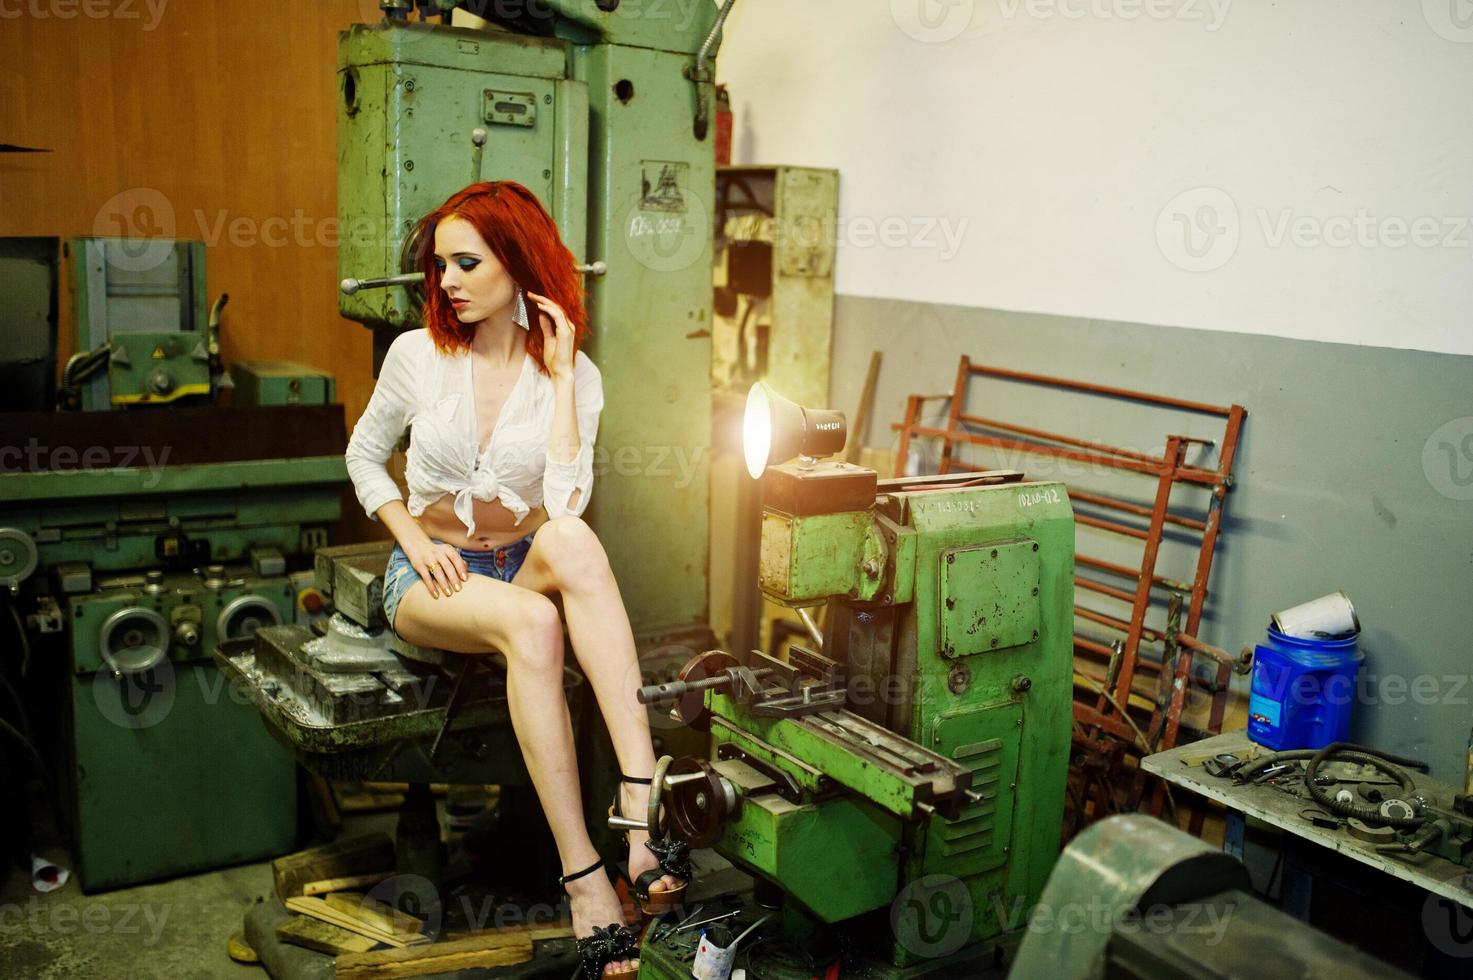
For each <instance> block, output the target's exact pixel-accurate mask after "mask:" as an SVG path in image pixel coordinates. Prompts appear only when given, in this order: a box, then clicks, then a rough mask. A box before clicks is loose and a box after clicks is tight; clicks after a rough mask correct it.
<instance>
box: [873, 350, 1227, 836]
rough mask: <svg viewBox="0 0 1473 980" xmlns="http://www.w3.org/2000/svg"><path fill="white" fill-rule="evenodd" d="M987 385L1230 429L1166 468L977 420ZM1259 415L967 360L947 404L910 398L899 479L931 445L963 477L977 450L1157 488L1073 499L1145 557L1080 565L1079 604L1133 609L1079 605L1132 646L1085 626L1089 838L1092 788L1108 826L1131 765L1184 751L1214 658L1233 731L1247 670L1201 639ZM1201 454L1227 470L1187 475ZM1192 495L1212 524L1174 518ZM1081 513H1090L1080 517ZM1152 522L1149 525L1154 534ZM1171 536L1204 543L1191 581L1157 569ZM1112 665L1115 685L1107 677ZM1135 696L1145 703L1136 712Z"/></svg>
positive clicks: (1219, 695)
mask: <svg viewBox="0 0 1473 980" xmlns="http://www.w3.org/2000/svg"><path fill="white" fill-rule="evenodd" d="M976 377H986V378H993V379H999V380H1004V381H1012V382H1021V383H1024V384H1030V385H1039V386H1043V387H1047V388H1052V389H1056V390H1061V391H1066V392H1075V393H1079V394H1081V395H1085V396H1092V397H1103V398H1112V399H1120V400H1124V401H1127V402H1133V403H1136V404H1140V405H1143V406H1147V407H1151V408H1162V409H1171V410H1176V411H1182V412H1188V413H1192V414H1197V415H1209V416H1216V417H1220V418H1222V419H1223V420H1224V427H1223V431H1222V435H1221V437H1220V438H1216V439H1210V440H1209V439H1201V438H1195V437H1191V436H1184V435H1168V436H1167V437H1166V440H1165V448H1164V452H1163V453H1162V454H1161V455H1160V456H1156V455H1151V454H1149V453H1142V452H1138V451H1135V450H1131V449H1124V448H1121V447H1118V446H1113V445H1109V444H1106V443H1103V442H1099V441H1095V440H1090V439H1082V438H1077V437H1074V436H1070V435H1064V434H1061V433H1057V432H1049V431H1045V430H1043V429H1038V428H1032V427H1028V426H1023V425H1019V424H1017V423H1014V422H1009V421H1004V420H1002V419H998V418H993V417H990V416H984V415H978V414H973V413H971V412H969V411H967V410H966V398H967V391H968V387H969V383H970V382H971V380H972V379H973V378H976ZM940 399H945V400H949V402H950V404H949V406H948V410H947V416H946V425H945V428H937V427H935V426H934V425H925V424H923V423H922V411H923V408H924V405H925V403H926V402H928V401H932V400H940ZM1247 414H1248V413H1247V410H1246V409H1244V408H1243V406H1241V405H1231V406H1220V405H1210V404H1207V403H1204V402H1198V401H1190V400H1187V399H1182V398H1172V397H1168V396H1164V395H1155V394H1150V393H1148V392H1142V391H1133V390H1130V389H1126V388H1116V387H1110V386H1107V385H1099V384H1092V383H1089V382H1084V381H1074V380H1069V379H1066V378H1058V377H1051V376H1048V375H1042V374H1029V373H1025V372H1022V371H1011V370H1005V369H1003V368H996V367H989V366H986V365H983V364H977V363H974V362H973V361H972V360H971V359H970V358H969V357H966V356H965V355H964V356H963V357H962V358H961V363H960V365H959V366H958V368H957V374H956V386H955V388H954V390H953V391H951V392H948V393H944V394H939V395H911V396H909V398H908V399H907V401H906V408H905V419H904V421H903V422H901V423H900V424H898V425H895V426H894V428H895V429H896V430H897V431H898V432H899V434H900V439H899V445H898V447H897V452H896V460H895V469H896V475H897V476H900V475H903V473H902V471H903V470H904V468H905V466H906V461H907V458H908V456H909V453H910V448H911V441H912V440H913V439H918V438H919V439H934V440H938V441H939V443H940V448H941V452H940V460H939V470H940V472H941V473H949V472H955V471H957V470H958V469H959V468H960V469H962V470H966V469H971V468H972V467H969V466H965V465H961V464H960V463H959V460H958V458H957V452H956V450H957V447H958V446H960V445H962V444H969V445H974V446H987V447H992V448H995V449H1001V450H1007V451H1009V452H1013V453H1021V454H1029V455H1035V456H1042V457H1052V458H1055V459H1059V460H1070V461H1073V462H1075V463H1085V464H1090V465H1092V466H1096V467H1100V468H1103V469H1104V470H1107V471H1111V470H1113V471H1119V472H1121V473H1125V474H1136V475H1139V476H1141V477H1145V478H1148V479H1150V480H1151V481H1152V482H1153V483H1154V495H1153V497H1152V502H1151V503H1150V505H1145V504H1142V503H1133V502H1131V501H1129V500H1125V499H1120V498H1119V497H1116V496H1107V495H1104V494H1099V493H1093V492H1090V491H1088V490H1085V489H1082V488H1076V487H1073V486H1071V487H1069V496H1070V499H1071V501H1073V502H1074V504H1075V505H1076V514H1075V520H1076V522H1077V523H1078V524H1079V525H1082V526H1085V527H1090V528H1095V529H1098V530H1101V531H1105V532H1108V533H1110V534H1114V535H1118V536H1121V537H1123V538H1126V539H1131V540H1134V541H1138V542H1140V546H1141V558H1140V564H1139V566H1138V567H1131V566H1129V565H1125V564H1120V563H1119V562H1111V561H1106V560H1105V559H1103V558H1098V557H1094V556H1091V555H1087V554H1082V553H1080V554H1076V556H1075V577H1074V584H1075V587H1076V597H1077V596H1078V595H1080V594H1081V593H1084V594H1094V595H1100V596H1108V597H1110V598H1112V599H1116V600H1119V601H1121V602H1124V603H1128V604H1129V605H1130V607H1131V612H1130V617H1129V619H1122V618H1120V617H1118V616H1112V615H1108V614H1107V613H1104V612H1101V611H1099V610H1098V609H1092V608H1089V607H1087V606H1084V605H1080V604H1079V603H1078V600H1077V598H1076V605H1075V613H1076V616H1077V617H1078V620H1079V621H1083V622H1085V623H1089V624H1093V626H1097V627H1104V628H1105V629H1106V630H1108V631H1112V632H1114V633H1117V634H1119V637H1120V638H1119V639H1116V640H1115V641H1113V642H1110V643H1105V642H1101V640H1100V639H1098V638H1096V637H1095V636H1091V635H1089V634H1087V633H1081V632H1080V631H1079V629H1078V627H1077V626H1076V631H1075V637H1074V650H1075V658H1076V674H1075V684H1076V686H1075V701H1074V718H1075V722H1076V725H1075V750H1076V759H1078V760H1082V768H1083V770H1084V772H1083V774H1082V775H1083V778H1082V782H1083V785H1084V786H1085V788H1086V791H1085V793H1083V794H1080V796H1078V797H1076V809H1077V810H1078V811H1079V812H1078V814H1077V822H1076V826H1082V824H1083V823H1084V821H1085V820H1086V819H1088V816H1087V815H1086V814H1085V812H1084V810H1085V803H1084V802H1083V798H1085V797H1088V789H1087V788H1088V786H1090V785H1091V784H1093V785H1095V786H1097V787H1098V793H1097V794H1096V796H1095V797H1094V802H1095V803H1096V806H1095V811H1094V814H1093V815H1094V816H1102V815H1104V814H1105V813H1106V812H1108V811H1109V809H1111V808H1113V807H1114V806H1116V805H1117V803H1116V801H1115V800H1114V799H1113V798H1109V799H1107V798H1105V797H1108V796H1110V794H1112V793H1113V792H1114V791H1113V789H1112V787H1118V786H1120V785H1122V783H1121V780H1120V779H1119V778H1118V777H1119V776H1120V774H1121V771H1122V766H1123V760H1124V757H1125V756H1126V755H1130V756H1131V757H1133V758H1138V757H1139V756H1140V755H1141V754H1143V753H1150V752H1157V751H1161V750H1164V749H1168V748H1171V747H1172V746H1174V745H1175V744H1176V741H1177V737H1178V734H1179V730H1180V727H1181V715H1182V709H1183V707H1184V705H1185V702H1186V694H1187V687H1188V684H1189V682H1190V681H1191V679H1192V677H1193V664H1194V662H1195V661H1196V660H1197V658H1199V657H1202V658H1206V659H1207V660H1208V661H1211V662H1213V663H1215V664H1216V667H1217V671H1216V678H1215V681H1213V682H1210V683H1209V684H1208V685H1207V687H1208V689H1209V690H1210V691H1211V696H1212V703H1211V708H1210V713H1209V718H1208V722H1207V726H1206V730H1207V731H1209V732H1218V731H1220V730H1221V727H1222V719H1223V713H1224V711H1225V709H1226V703H1227V693H1228V681H1229V679H1230V675H1231V673H1232V672H1233V671H1234V670H1238V671H1242V670H1244V669H1245V668H1246V665H1245V663H1244V662H1243V661H1242V659H1241V658H1239V657H1235V656H1233V655H1231V654H1228V653H1227V652H1225V651H1223V650H1220V649H1218V648H1216V647H1214V646H1212V645H1210V644H1208V643H1205V642H1203V641H1202V640H1201V639H1199V638H1198V637H1197V630H1198V627H1199V625H1200V623H1201V620H1202V612H1203V608H1204V606H1205V604H1206V601H1207V596H1208V580H1209V578H1210V576H1211V573H1212V559H1213V554H1214V552H1215V550H1216V546H1217V539H1218V536H1219V534H1220V532H1221V528H1222V517H1223V508H1224V505H1225V503H1226V498H1227V494H1228V491H1229V490H1230V489H1231V488H1232V486H1233V462H1234V459H1235V457H1236V455H1237V450H1238V443H1239V439H1240V437H1241V434H1242V428H1243V420H1244V418H1245V416H1246V415H1247ZM1194 444H1195V445H1198V446H1202V447H1204V449H1207V450H1209V451H1210V450H1211V449H1213V448H1215V449H1216V458H1217V464H1216V466H1215V468H1208V467H1206V466H1202V465H1196V466H1193V465H1188V464H1187V462H1186V458H1187V452H1188V450H1189V449H1190V448H1191V447H1192V446H1193V445H1194ZM1184 484H1185V485H1189V486H1195V487H1199V488H1203V489H1206V490H1207V491H1209V493H1210V497H1209V502H1208V504H1207V507H1206V510H1205V514H1203V515H1201V516H1193V515H1188V514H1184V513H1181V512H1180V507H1178V510H1173V509H1172V491H1173V489H1175V488H1177V487H1178V486H1179V485H1184ZM1179 503H1180V502H1179V501H1178V504H1179ZM1080 506H1083V507H1084V508H1085V509H1086V511H1087V512H1086V513H1080V512H1079V507H1080ZM1116 514H1118V515H1121V516H1120V517H1119V518H1116V517H1115V516H1113V515H1116ZM1132 518H1134V519H1135V520H1134V521H1132ZM1141 519H1147V520H1148V523H1143V522H1142V520H1141ZM1168 527H1170V528H1171V529H1172V533H1173V535H1177V536H1180V535H1185V536H1188V537H1189V538H1192V537H1195V540H1196V543H1197V549H1196V561H1195V570H1194V573H1193V576H1192V579H1191V581H1185V580H1179V579H1175V578H1170V577H1167V576H1166V575H1163V574H1161V572H1160V570H1159V569H1158V567H1157V559H1158V554H1159V552H1160V548H1161V544H1162V540H1163V536H1164V534H1165V532H1166V529H1167V528H1168ZM1163 599H1164V600H1165V601H1166V603H1167V618H1166V628H1165V629H1164V630H1162V629H1153V628H1151V627H1149V626H1147V625H1146V617H1147V614H1148V613H1149V611H1150V610H1151V608H1152V604H1153V603H1160V602H1161V601H1162V600H1163ZM1183 613H1185V617H1184V619H1185V621H1183ZM1143 644H1151V645H1152V646H1159V647H1160V651H1159V657H1143V656H1142V647H1143ZM1101 665H1103V667H1104V671H1103V674H1101V673H1100V667H1101ZM1081 668H1089V669H1081ZM1209 670H1210V667H1209ZM1150 674H1154V675H1155V676H1156V681H1157V683H1156V688H1155V695H1154V698H1153V699H1149V704H1150V707H1149V708H1145V707H1143V706H1142V700H1143V697H1142V695H1141V692H1140V690H1139V688H1137V687H1136V682H1137V679H1138V677H1142V678H1143V677H1145V676H1146V675H1150ZM1132 695H1135V696H1136V700H1135V702H1134V703H1132V700H1131V698H1132ZM1132 711H1133V712H1134V713H1135V714H1136V715H1142V714H1145V715H1146V716H1147V717H1145V718H1144V719H1143V722H1142V723H1137V721H1136V720H1135V719H1133V718H1132V717H1131V713H1132ZM1091 777H1093V778H1091ZM1126 784H1127V785H1128V787H1129V788H1128V790H1127V800H1126V805H1127V806H1128V807H1131V808H1133V807H1135V806H1136V805H1138V804H1139V802H1140V800H1141V796H1142V792H1143V786H1144V781H1143V779H1142V778H1141V777H1140V775H1139V772H1138V771H1137V773H1136V775H1135V778H1134V779H1133V780H1127V781H1126ZM1162 796H1163V791H1162V788H1161V787H1160V786H1158V787H1157V789H1156V791H1155V792H1154V794H1153V796H1152V799H1151V805H1150V809H1151V810H1152V812H1155V813H1159V812H1160V810H1161V805H1162ZM1200 818H1201V814H1200V813H1196V814H1194V815H1193V829H1194V830H1195V829H1198V828H1199V827H1200Z"/></svg>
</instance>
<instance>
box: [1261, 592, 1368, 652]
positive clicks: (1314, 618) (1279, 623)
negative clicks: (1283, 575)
mask: <svg viewBox="0 0 1473 980" xmlns="http://www.w3.org/2000/svg"><path fill="white" fill-rule="evenodd" d="M1269 620H1270V621H1271V622H1272V623H1273V625H1274V629H1276V630H1278V631H1279V632H1280V633H1283V634H1284V635H1285V636H1294V637H1299V638H1300V639H1306V640H1311V639H1312V640H1335V639H1340V638H1342V637H1346V636H1354V635H1356V634H1357V633H1359V632H1360V620H1359V619H1358V618H1357V617H1356V615H1355V607H1354V606H1353V605H1351V604H1350V597H1349V596H1348V595H1346V594H1345V593H1344V592H1331V593H1330V594H1329V595H1324V596H1320V597H1319V598H1318V599H1311V600H1310V601H1309V602H1305V603H1302V604H1300V605H1297V606H1294V607H1292V608H1290V609H1285V610H1283V611H1281V612H1276V613H1274V614H1273V615H1272V616H1270V617H1269Z"/></svg>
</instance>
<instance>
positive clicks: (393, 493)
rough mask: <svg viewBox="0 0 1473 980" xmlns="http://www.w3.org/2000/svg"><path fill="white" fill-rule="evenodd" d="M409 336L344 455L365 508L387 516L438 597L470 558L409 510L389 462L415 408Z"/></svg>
mask: <svg viewBox="0 0 1473 980" xmlns="http://www.w3.org/2000/svg"><path fill="white" fill-rule="evenodd" d="M407 338H409V334H408V333H402V334H400V335H399V336H398V337H395V338H394V342H393V343H392V344H390V345H389V350H388V352H387V353H385V354H384V363H383V365H382V366H381V367H380V368H379V373H378V382H377V383H376V384H375V385H374V388H373V395H372V396H371V397H370V398H369V399H368V407H367V408H366V409H364V410H363V415H362V417H361V418H359V419H358V424H357V425H355V426H353V436H352V438H351V439H349V440H348V451H347V453H346V454H345V459H346V461H347V464H348V477H349V478H350V479H351V480H352V481H353V490H354V492H355V493H357V495H358V502H359V503H361V504H362V505H363V510H364V512H365V513H367V514H368V517H369V519H370V520H375V521H378V520H381V521H383V524H384V526H385V527H387V528H388V529H389V533H390V534H392V535H393V536H394V540H395V541H397V542H399V547H400V548H401V549H402V550H403V551H404V554H405V556H406V557H408V558H409V562H410V564H411V565H413V566H414V568H415V570H416V571H417V572H419V575H420V578H422V579H424V581H425V584H426V585H427V586H428V587H429V590H430V595H432V596H434V597H436V598H438V597H439V596H440V595H443V594H447V593H449V592H451V591H455V590H458V589H459V588H460V583H461V582H463V581H465V579H466V577H467V575H468V574H469V573H468V571H467V569H466V566H465V559H464V558H462V557H461V555H460V553H459V551H457V550H456V549H455V548H454V547H452V546H451V545H447V544H444V543H443V542H442V543H440V544H435V543H434V542H433V541H431V540H430V536H429V535H428V534H426V533H425V530H424V528H423V527H421V526H420V523H419V521H417V520H415V519H414V518H413V517H412V516H411V515H410V513H409V508H408V507H406V506H405V505H404V498H403V496H402V495H401V494H400V492H399V485H398V484H397V483H395V482H394V478H393V477H391V476H390V475H389V470H388V467H387V466H386V465H385V464H386V463H387V462H388V459H389V456H390V455H392V454H393V452H394V446H395V445H397V444H398V442H399V437H400V436H401V435H403V434H404V427H405V425H407V424H408V423H409V421H410V419H411V417H412V415H413V413H414V404H415V398H414V377H415V365H414V358H413V353H412V348H411V347H410V346H409V345H410V344H412V343H414V342H415V340H413V339H407ZM421 342H422V340H421Z"/></svg>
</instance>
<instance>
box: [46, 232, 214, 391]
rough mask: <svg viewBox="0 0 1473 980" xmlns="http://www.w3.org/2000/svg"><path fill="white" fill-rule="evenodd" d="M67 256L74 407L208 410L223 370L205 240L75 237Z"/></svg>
mask: <svg viewBox="0 0 1473 980" xmlns="http://www.w3.org/2000/svg"><path fill="white" fill-rule="evenodd" d="M67 252H68V255H69V257H70V258H71V261H72V266H71V267H72V304H73V309H74V313H75V316H76V321H77V343H78V347H79V352H78V353H77V354H76V355H75V356H74V357H72V359H71V360H70V361H69V362H68V363H67V366H66V371H65V373H64V374H63V378H62V395H63V398H64V399H65V400H66V403H67V407H78V403H80V407H82V408H84V409H88V410H105V409H110V408H115V407H121V406H127V405H144V404H168V403H173V402H178V401H180V400H184V401H186V402H193V403H201V402H208V400H209V399H210V397H211V396H212V394H213V393H214V390H215V386H216V384H217V379H218V378H219V377H220V375H221V368H220V358H219V336H218V328H219V318H218V311H217V315H216V316H213V317H211V316H209V315H208V314H207V312H206V293H205V245H204V242H188V241H174V240H172V239H147V240H143V239H128V238H73V239H70V240H69V241H68V242H67ZM223 303H224V298H222V300H221V304H222V305H223ZM225 380H226V381H227V382H228V378H227V379H225ZM83 382H85V385H84V384H83Z"/></svg>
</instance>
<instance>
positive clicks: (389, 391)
mask: <svg viewBox="0 0 1473 980" xmlns="http://www.w3.org/2000/svg"><path fill="white" fill-rule="evenodd" d="M414 342H415V339H414V338H411V337H410V335H409V334H408V333H402V334H400V335H399V336H398V337H395V338H394V342H393V343H392V344H390V345H389V349H388V351H387V352H386V353H385V354H384V363H383V365H382V366H381V367H380V368H379V374H378V381H377V382H375V384H374V387H373V394H372V395H371V396H370V397H369V399H368V407H367V408H365V409H364V410H363V415H362V416H360V417H359V419H358V424H356V425H355V426H353V435H352V437H351V438H349V439H348V450H347V452H346V453H345V454H344V460H345V462H346V463H347V467H348V478H349V479H350V480H351V481H352V482H353V491H354V492H355V493H356V494H357V495H358V502H359V503H360V504H362V505H363V511H364V513H366V514H367V515H368V517H369V519H370V520H375V521H376V520H378V519H379V518H378V516H377V511H378V510H379V509H380V508H382V507H383V506H384V505H385V504H387V503H389V502H390V501H395V500H397V501H401V502H402V501H403V499H404V498H403V496H402V495H401V494H400V492H399V485H398V484H396V483H395V482H394V478H393V477H391V476H390V475H389V470H388V466H387V465H386V464H387V462H388V459H389V457H390V456H391V455H392V454H393V452H394V446H395V445H397V444H398V442H399V438H400V436H402V435H403V434H404V429H405V426H407V425H408V424H409V422H410V420H411V418H412V417H413V414H414V401H415V399H414V356H413V348H412V346H411V345H412V344H413V343H414ZM405 513H406V516H407V515H408V512H407V511H406V512H405Z"/></svg>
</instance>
